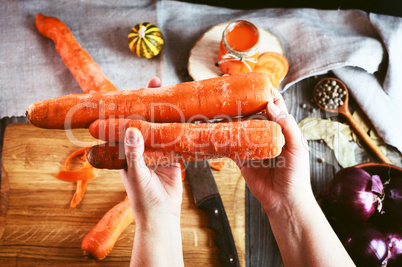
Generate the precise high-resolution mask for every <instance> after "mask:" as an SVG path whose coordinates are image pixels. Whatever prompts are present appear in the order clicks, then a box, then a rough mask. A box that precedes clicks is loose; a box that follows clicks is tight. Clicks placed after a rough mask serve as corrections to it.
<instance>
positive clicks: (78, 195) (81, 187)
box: [70, 180, 88, 208]
mask: <svg viewBox="0 0 402 267" xmlns="http://www.w3.org/2000/svg"><path fill="white" fill-rule="evenodd" d="M87 185H88V180H79V181H77V189H76V191H75V193H74V196H73V198H72V199H71V202H70V207H71V208H75V207H77V205H78V204H80V202H81V200H82V199H83V198H84V194H85V190H86V189H87Z"/></svg>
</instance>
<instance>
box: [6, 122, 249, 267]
mask: <svg viewBox="0 0 402 267" xmlns="http://www.w3.org/2000/svg"><path fill="white" fill-rule="evenodd" d="M67 136H70V138H67ZM71 137H75V138H76V140H75V141H74V142H75V143H72V142H71V141H70V140H73V139H72V138H71ZM90 141H93V139H92V137H90V135H89V134H88V132H87V130H85V129H77V130H73V131H72V132H71V133H69V134H68V135H66V132H65V131H64V130H45V129H39V128H35V127H33V126H31V125H28V124H10V125H8V127H7V128H6V130H5V134H4V144H3V153H2V176H1V196H0V197H1V198H0V201H1V207H0V208H1V210H0V234H1V238H0V266H33V265H35V266H38V265H40V266H51V265H57V266H63V265H75V266H77V265H79V266H86V265H88V266H92V265H96V266H127V265H128V264H129V260H130V255H131V249H132V242H133V237H134V234H135V223H133V224H132V225H130V226H129V227H128V228H127V229H126V230H125V231H124V232H123V234H122V235H121V236H120V238H119V240H118V241H117V243H116V246H115V247H114V249H113V251H112V252H111V253H110V254H109V256H108V257H107V258H106V259H105V260H103V261H101V262H96V261H94V260H90V259H86V258H85V257H84V256H83V254H82V251H81V249H80V247H81V241H82V239H83V238H84V236H85V235H86V234H87V233H88V232H89V231H90V230H91V229H92V227H93V226H94V225H95V224H96V223H97V222H98V221H99V219H100V218H101V217H102V216H103V215H104V214H105V213H106V212H107V211H108V210H109V209H110V208H112V207H113V206H114V205H116V204H117V203H119V202H120V201H122V200H123V199H124V197H125V195H126V193H125V189H124V186H123V184H122V182H121V179H120V176H119V174H118V171H110V170H101V171H100V172H99V176H98V178H97V179H95V180H93V181H90V183H89V184H88V188H87V192H86V194H85V197H84V199H83V201H82V203H81V204H80V205H79V206H78V207H77V208H70V206H69V203H70V200H71V198H72V196H73V194H74V191H75V184H74V183H71V182H66V181H62V180H59V179H56V178H54V177H53V175H54V174H55V173H57V171H58V170H59V169H61V168H63V166H64V161H65V159H66V158H67V156H68V155H69V154H70V153H71V152H73V151H74V150H76V149H78V148H79V146H78V145H76V144H78V142H90ZM82 144H84V143H82ZM82 144H81V145H82ZM214 176H215V179H216V183H217V185H218V188H219V190H220V193H221V197H222V200H223V203H224V206H225V210H226V212H227V215H228V218H229V222H230V225H231V228H232V231H233V234H234V238H235V242H236V246H237V249H238V252H239V257H240V262H242V265H243V266H244V265H245V184H244V179H243V178H242V176H241V174H240V172H239V170H238V168H237V167H236V166H235V165H234V163H233V162H232V161H227V162H226V167H225V168H224V169H223V170H222V171H214ZM183 189H184V192H183V204H182V217H181V229H182V238H183V253H184V262H185V264H186V266H220V263H219V260H218V256H219V250H218V248H217V247H216V246H215V245H214V236H215V233H214V232H213V231H211V230H210V229H209V228H208V217H207V214H206V213H205V212H204V211H202V210H198V209H197V208H196V206H195V204H194V201H193V196H192V193H191V190H190V186H189V184H188V181H187V180H184V182H183Z"/></svg>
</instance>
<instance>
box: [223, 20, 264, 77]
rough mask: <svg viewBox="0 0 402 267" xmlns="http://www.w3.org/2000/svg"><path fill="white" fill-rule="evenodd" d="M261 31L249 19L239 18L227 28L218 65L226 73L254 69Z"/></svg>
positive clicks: (224, 32)
mask: <svg viewBox="0 0 402 267" xmlns="http://www.w3.org/2000/svg"><path fill="white" fill-rule="evenodd" d="M259 40H260V33H259V31H258V28H257V27H256V26H255V25H254V24H253V23H251V22H249V21H247V20H237V21H234V22H232V23H229V25H228V26H227V27H226V28H225V30H224V31H223V34H222V41H221V43H220V45H219V54H218V65H219V67H220V68H221V70H222V71H223V72H224V73H225V74H236V73H243V72H251V71H253V69H254V67H255V64H256V63H257V59H258V55H259Z"/></svg>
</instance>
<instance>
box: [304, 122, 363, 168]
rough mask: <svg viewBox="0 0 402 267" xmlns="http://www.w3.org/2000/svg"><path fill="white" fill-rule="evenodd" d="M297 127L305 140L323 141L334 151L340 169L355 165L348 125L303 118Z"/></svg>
mask: <svg viewBox="0 0 402 267" xmlns="http://www.w3.org/2000/svg"><path fill="white" fill-rule="evenodd" d="M298 126H299V128H300V130H301V132H302V134H303V136H304V138H306V139H307V140H324V142H325V143H326V144H327V145H328V147H329V148H331V149H332V150H334V154H335V157H336V159H337V161H338V162H339V164H340V165H341V166H342V167H345V166H352V165H354V164H355V162H356V159H355V154H354V153H355V150H354V147H353V145H352V144H351V143H350V141H351V140H352V132H351V130H350V127H349V125H347V124H343V123H340V122H337V121H331V120H330V119H321V118H313V117H310V118H305V119H303V120H302V121H300V122H299V123H298Z"/></svg>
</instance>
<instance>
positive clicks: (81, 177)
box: [55, 147, 98, 208]
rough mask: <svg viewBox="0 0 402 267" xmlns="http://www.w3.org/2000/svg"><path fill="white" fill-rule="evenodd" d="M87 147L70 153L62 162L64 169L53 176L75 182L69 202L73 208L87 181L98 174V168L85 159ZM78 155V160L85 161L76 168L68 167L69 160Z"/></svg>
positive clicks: (83, 191) (83, 192) (78, 200)
mask: <svg viewBox="0 0 402 267" xmlns="http://www.w3.org/2000/svg"><path fill="white" fill-rule="evenodd" d="M88 149H89V147H84V148H81V149H78V150H76V151H74V152H73V153H71V154H70V155H69V156H68V158H67V159H66V161H65V163H64V168H65V170H60V171H59V172H58V173H57V174H56V175H55V177H56V178H58V179H61V180H64V181H70V182H76V183H77V187H76V191H75V193H74V196H73V198H72V200H71V202H70V207H72V208H75V207H76V206H77V205H78V204H79V203H80V202H81V200H82V199H83V197H84V194H85V190H86V188H87V185H88V181H89V180H92V179H95V178H96V177H97V174H98V170H97V169H95V168H94V167H93V166H92V165H91V164H90V163H89V162H88V161H87V160H86V153H87V151H88ZM78 156H80V157H79V159H80V160H82V161H85V163H84V165H83V166H82V167H81V168H80V169H78V170H72V169H70V168H69V165H70V162H71V161H72V160H73V159H74V158H75V157H78Z"/></svg>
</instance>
